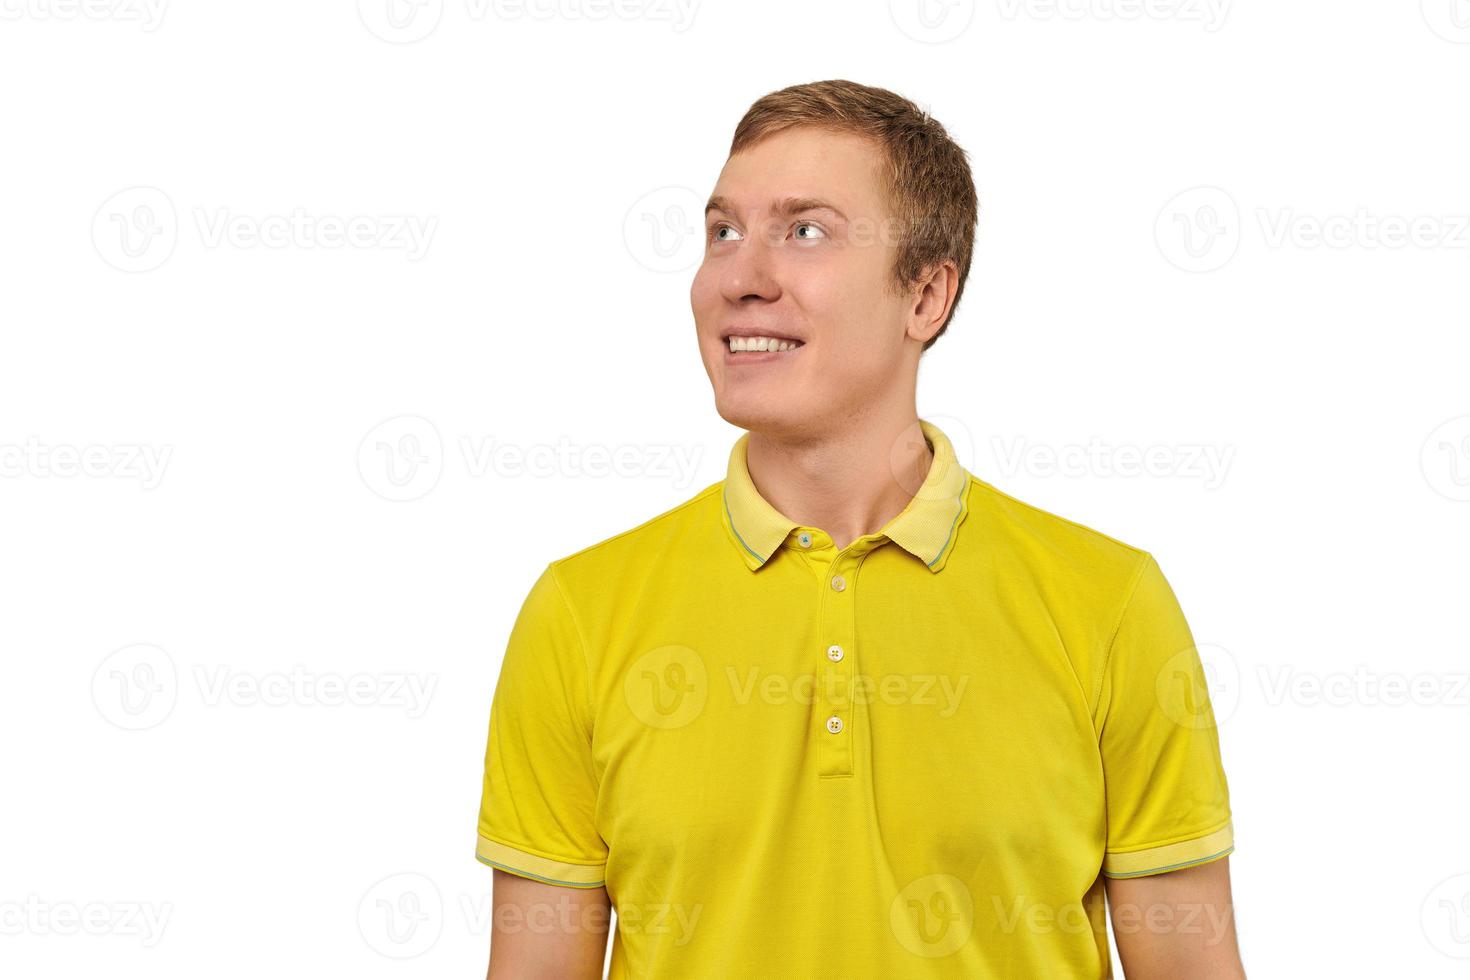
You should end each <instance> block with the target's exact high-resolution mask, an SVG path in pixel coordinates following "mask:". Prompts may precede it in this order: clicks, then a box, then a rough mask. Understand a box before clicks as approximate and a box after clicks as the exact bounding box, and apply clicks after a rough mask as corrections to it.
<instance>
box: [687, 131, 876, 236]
mask: <svg viewBox="0 0 1470 980" xmlns="http://www.w3.org/2000/svg"><path fill="white" fill-rule="evenodd" d="M882 164H883V156H882V151H881V149H880V148H879V146H878V144H877V143H875V142H874V141H872V140H870V139H867V138H865V137H862V136H856V135H854V134H851V133H839V132H833V131H831V130H826V129H819V128H817V127H813V126H796V127H792V128H791V129H787V130H784V131H782V132H779V133H776V134H774V135H772V136H767V137H766V138H765V139H763V140H760V141H759V142H757V143H756V144H755V145H753V146H748V147H746V148H745V149H743V150H741V151H740V152H739V153H736V154H735V155H734V156H732V157H730V159H729V160H727V161H726V162H725V167H724V169H723V170H721V171H720V178H719V180H718V181H717V182H716V183H715V189H714V193H713V194H712V195H711V196H713V197H719V198H723V199H724V200H726V201H728V202H729V203H730V204H731V206H733V207H735V208H737V209H738V210H739V211H740V212H741V213H745V212H747V211H752V210H756V211H763V210H765V209H766V208H768V207H769V205H770V203H771V201H773V200H775V199H777V198H782V197H787V196H791V197H804V198H805V197H811V198H820V199H822V200H825V201H830V202H832V204H833V205H834V206H835V207H837V208H838V209H840V210H841V211H842V212H843V213H844V214H846V215H847V216H848V217H849V218H854V217H858V216H863V217H868V218H877V217H880V216H882V215H883V214H884V213H885V208H884V202H883V194H882V189H881V186H880V183H879V174H880V172H881V168H882Z"/></svg>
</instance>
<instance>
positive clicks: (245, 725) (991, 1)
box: [0, 0, 1470, 978]
mask: <svg viewBox="0 0 1470 980" xmlns="http://www.w3.org/2000/svg"><path fill="white" fill-rule="evenodd" d="M926 2H927V3H929V5H928V6H926V7H924V8H922V9H921V8H920V7H918V6H917V2H916V0H894V3H893V4H892V5H885V4H883V3H880V2H873V3H845V4H837V3H809V4H803V5H796V6H793V5H790V4H775V3H767V2H751V0H744V2H740V3H734V2H726V0H720V2H713V0H710V2H705V3H700V4H695V5H693V6H685V7H683V8H680V7H677V6H675V5H674V4H673V3H672V2H671V3H668V4H663V5H661V4H658V3H655V2H653V0H637V2H634V0H629V3H628V4H625V5H623V6H621V7H619V8H617V9H616V10H613V9H612V8H610V7H606V6H601V7H598V6H586V5H584V6H580V7H579V6H576V5H574V4H572V2H571V0H565V2H564V3H562V4H561V5H560V6H557V5H553V4H551V3H550V0H547V2H545V3H541V4H539V5H537V4H535V3H532V4H531V5H530V6H529V7H526V6H514V7H512V6H502V7H495V6H487V5H485V4H483V3H480V2H478V0H443V2H442V3H441V2H439V0H428V2H426V3H424V5H423V6H422V7H421V8H418V9H416V8H413V7H411V6H405V7H402V8H399V11H398V12H399V13H400V14H404V15H405V16H406V19H404V20H401V21H398V22H394V21H390V20H389V19H388V9H389V8H388V7H387V5H386V2H383V0H364V2H363V3H361V4H359V5H357V6H356V7H354V4H353V3H352V2H338V3H330V4H326V3H323V4H309V3H286V2H281V0H275V2H256V3H252V4H221V3H214V4H206V3H202V2H197V0H196V2H192V3H186V2H163V3H162V4H161V5H160V0H152V5H151V6H147V5H145V4H144V0H136V2H133V0H96V2H95V3H93V2H92V0H88V3H89V5H88V6H85V7H79V6H77V5H75V4H69V3H67V0H0V12H3V19H0V81H3V83H4V90H5V92H6V96H5V98H4V100H3V102H0V139H3V154H0V168H3V176H4V180H3V185H0V222H3V234H0V276H3V291H0V302H3V307H0V325H3V333H0V447H3V448H0V463H3V467H4V472H3V476H0V555H3V560H0V610H3V612H4V637H5V640H4V666H5V680H4V683H3V684H0V735H3V738H4V745H5V753H4V757H5V775H4V797H5V804H4V808H3V812H4V817H3V823H4V833H3V834H0V960H3V964H4V965H3V966H0V972H4V973H5V974H6V975H8V976H27V977H77V976H89V975H105V976H111V977H197V976H205V975H225V976H260V975H274V976H281V975H284V976H353V977H404V976H442V977H450V976H464V977H470V976H482V975H483V971H484V966H485V958H486V949H487V945H488V940H487V936H488V932H489V922H488V912H489V895H490V891H489V889H490V882H491V872H490V870H489V869H488V868H486V867H485V866H483V865H481V864H479V863H477V862H476V861H475V859H474V855H473V849H474V829H475V816H476V808H477V806H478V802H479V794H480V767H481V764H482V761H483V753H484V747H485V746H484V739H485V725H486V714H487V712H488V708H489V703H490V697H491V693H492V689H493V684H494V680H495V677H496V675H497V671H498V667H499V662H500V656H501V653H502V651H503V644H504V642H505V639H506V637H507V634H508V632H509V629H510V625H511V622H512V621H513V618H514V615H515V613H516V611H517V609H518V608H519V605H520V603H521V601H522V599H523V598H524V597H525V594H526V592H527V590H528V589H529V587H530V585H531V583H532V582H533V581H534V579H535V577H536V575H537V574H538V573H539V571H540V569H541V568H543V567H544V566H545V564H546V563H547V562H548V561H550V560H552V559H553V558H558V557H561V556H564V555H566V554H569V553H571V552H572V551H575V550H578V549H580V548H582V547H584V546H586V545H589V544H591V543H593V542H595V541H599V540H601V539H603V538H606V537H608V536H611V535H613V534H615V533H617V532H619V531H622V530H624V529H627V528H629V527H632V526H633V525H635V524H637V523H641V522H642V521H643V520H645V519H647V518H648V517H651V516H653V515H654V514H657V513H660V512H662V511H663V510H666V509H668V508H670V507H672V506H674V505H675V504H677V503H679V502H681V501H683V500H685V499H687V498H689V497H690V496H693V495H694V494H695V493H697V492H698V491H699V490H701V489H702V488H704V487H705V486H707V485H709V484H710V483H712V482H715V481H716V480H719V479H721V478H722V477H723V475H724V470H725V464H726V456H727V453H728V450H729V446H730V444H731V443H732V442H733V440H734V438H735V437H736V436H737V435H738V434H739V432H738V430H736V429H734V428H732V427H731V426H729V425H727V424H726V423H724V422H723V421H722V420H720V419H719V417H718V416H717V415H716V414H715V412H714V410H713V401H712V398H711V396H710V392H709V388H708V383H707V380H706V378H705V375H704V372H703V369H702V367H701V364H700V361H699V357H698V353H697V349H696V345H695V342H694V333H693V324H692V318H691V315H690V311H689V306H688V287H689V282H690V278H691V276H692V275H693V270H694V265H695V263H696V262H697V261H698V257H699V250H700V248H701V242H700V236H699V233H698V231H697V230H696V229H698V227H699V223H700V217H699V209H700V207H701V206H702V204H703V201H704V198H705V197H706V196H707V195H708V194H709V192H710V189H711V188H712V186H713V183H714V180H715V178H716V175H717V174H718V171H719V168H720V166H721V164H722V163H723V160H724V157H725V152H726V150H727V148H728V145H729V140H730V136H731V132H732V130H733V127H734V125H735V123H736V121H737V120H738V119H739V117H740V115H741V114H742V112H743V111H744V110H745V108H746V107H747V106H748V105H749V104H750V103H751V102H752V101H753V100H754V99H756V98H758V97H759V96H760V95H762V94H764V93H766V92H768V91H771V90H773V89H777V88H780V87H783V86H785V85H789V84H794V83H797V82H804V81H812V80H816V79H822V78H834V77H835V78H850V79H853V80H856V81H860V82H864V83H867V84H872V85H879V86H883V87H886V88H891V89H893V90H895V91H898V92H900V93H901V94H904V95H906V96H908V97H910V98H912V99H914V100H915V101H916V102H918V103H919V104H920V105H922V106H925V107H927V108H929V109H930V110H931V111H932V112H933V113H934V114H935V116H936V117H937V118H939V119H940V120H941V121H942V122H943V123H944V124H945V125H946V127H947V128H948V129H949V131H950V132H951V134H952V135H953V136H954V137H955V139H956V140H957V141H958V142H959V143H960V144H961V145H962V146H963V147H964V148H965V149H966V150H967V151H968V152H969V154H970V156H971V159H972V162H973V167H974V173H975V180H976V184H977V186H978V189H979V193H980V200H981V211H982V217H981V223H980V237H979V239H978V243H977V250H976V254H975V261H974V267H973V270H972V274H971V277H970V280H969V285H968V290H967V293H966V295H965V297H964V300H963V302H962V303H961V305H960V307H959V312H958V316H957V318H956V320H955V321H954V322H953V323H952V325H951V327H950V329H949V332H948V333H947V334H946V336H945V337H943V338H942V339H941V340H940V342H939V343H938V344H937V345H936V346H935V347H934V348H933V349H932V350H931V351H930V352H929V353H928V354H927V355H926V356H925V359H924V363H923V365H922V368H921V372H920V398H919V409H920V414H921V415H922V416H924V417H926V418H929V419H931V420H933V421H934V422H936V424H938V425H940V427H941V428H943V429H944V430H945V431H946V432H948V433H949V434H950V435H951V437H952V439H953V440H954V441H955V443H956V446H957V447H958V449H959V452H960V453H961V456H962V462H964V463H965V465H966V466H967V467H968V468H969V469H971V470H972V471H973V472H975V473H976V474H977V475H979V476H980V477H981V478H983V479H986V480H988V481H990V482H992V483H994V484H996V485H997V486H999V487H1001V488H1002V489H1004V490H1007V491H1009V492H1011V493H1013V494H1015V495H1017V496H1019V497H1021V498H1022V499H1024V500H1028V501H1030V502H1032V503H1035V504H1037V505H1039V506H1042V507H1044V508H1046V509H1048V510H1052V511H1054V512H1056V513H1059V514H1062V515H1064V516H1067V517H1070V518H1073V519H1075V520H1078V521H1080V522H1082V523H1084V524H1087V525H1089V526H1092V527H1095V528H1097V529H1099V530H1102V531H1104V532H1106V533H1108V534H1111V535H1113V536H1115V537H1118V538H1120V539H1122V540H1124V541H1126V542H1129V543H1131V544H1135V545H1137V546H1139V547H1143V548H1146V549H1148V550H1150V551H1152V552H1153V553H1154V554H1155V556H1156V557H1157V558H1158V560H1159V562H1160V565H1161V567H1162V568H1163V569H1164V571H1165V573H1166V575H1168V577H1169V578H1170V581H1171V582H1172V583H1173V585H1174V587H1175V590H1176V592H1177V594H1178V596H1179V598H1180V601H1181V603H1182V604H1183V606H1184V608H1185V611H1186V613H1187V615H1188V616H1189V619H1190V622H1191V624H1192V626H1193V628H1194V632H1195V636H1196V639H1197V640H1198V641H1199V642H1200V644H1201V652H1202V656H1204V658H1205V660H1206V663H1207V667H1208V669H1209V672H1210V675H1211V678H1212V683H1213V687H1212V696H1213V698H1214V701H1215V704H1216V711H1217V715H1218V716H1219V718H1220V721H1221V725H1220V737H1221V745H1222V751H1223V754H1224V758H1225V764H1226V768H1227V773H1228V776H1229V780H1230V787H1231V792H1232V803H1233V809H1234V814H1235V827H1236V836H1237V847H1238V849H1237V851H1236V853H1235V854H1234V855H1233V856H1232V858H1231V865H1232V868H1233V872H1234V882H1235V895H1236V900H1237V906H1238V913H1237V914H1238V923H1239V929H1240V942H1241V948H1242V950H1243V953H1244V956H1245V960H1246V964H1247V969H1248V971H1249V972H1250V975H1251V976H1252V977H1253V978H1269V977H1281V978H1296V977H1302V976H1337V977H1341V976H1365V977H1377V976H1386V975H1394V976H1414V977H1423V978H1431V977H1459V976H1464V975H1465V971H1466V970H1467V968H1470V839H1467V836H1466V835H1465V833H1464V828H1465V815H1466V808H1467V804H1470V786H1467V782H1466V780H1465V771H1466V770H1465V751H1466V746H1467V743H1470V739H1467V728H1470V724H1467V723H1470V690H1467V686H1466V679H1467V673H1470V656H1467V653H1470V647H1467V640H1466V629H1465V627H1466V611H1467V604H1466V595H1467V592H1470V572H1467V569H1466V563H1465V560H1464V556H1465V553H1466V548H1467V546H1470V385H1467V376H1466V364H1467V359H1470V339H1467V331H1466V326H1467V314H1466V306H1465V296H1466V286H1467V283H1470V227H1467V222H1470V218H1467V215H1470V195H1467V193H1466V186H1467V185H1466V182H1465V173H1466V160H1467V159H1470V130H1467V127H1466V125H1465V122H1466V117H1465V95H1466V92H1467V90H1470V84H1467V83H1470V4H1467V3H1466V2H1465V0H1453V2H1452V0H1425V3H1424V4H1423V6H1422V8H1421V5H1420V4H1419V3H1418V0H1396V2H1393V3H1389V2H1378V3H1367V2H1354V3H1328V2H1315V3H1308V2H1290V3H1287V2H1275V3H1265V2H1254V3H1244V2H1242V3H1233V4H1232V3H1225V2H1224V0H1150V2H1149V3H1148V5H1147V6H1146V7H1145V6H1143V4H1142V2H1141V0H1135V2H1130V0H1063V2H1062V4H1061V6H1056V5H1051V4H1046V3H1043V2H1041V0H1035V2H1021V0H957V2H956V0H951V2H949V3H948V4H947V5H944V4H939V3H933V2H932V0H926ZM599 13H600V14H601V15H600V16H598V15H596V14H599ZM395 23H396V24H397V26H395ZM293 216H294V218H293ZM349 222H350V223H351V228H352V230H353V236H354V237H353V238H352V240H351V241H348V242H345V243H344V242H342V241H341V240H340V239H341V229H342V227H343V226H345V225H347V224H348V223H349ZM414 228H417V229H418V233H419V234H418V237H417V238H414V237H412V236H410V235H409V234H408V232H407V231H406V230H405V229H414ZM655 228H657V233H656V234H655V232H654V229H655ZM334 231H335V232H336V234H337V237H336V238H334V237H333V235H334ZM1406 238H1408V239H1409V240H1408V241H1405V239H1406ZM599 453H600V454H602V457H601V458H599V457H598V456H597V454H599ZM1130 454H1135V455H1136V454H1147V455H1146V456H1145V458H1146V459H1148V460H1150V461H1151V463H1150V465H1149V467H1148V469H1147V471H1146V472H1136V471H1135V470H1132V469H1129V466H1130V461H1131V460H1133V455H1130ZM608 455H613V456H614V457H615V458H616V459H617V460H619V465H618V466H617V467H616V468H615V470H614V471H613V472H609V467H608V466H607V465H605V463H604V462H603V461H602V460H603V459H605V458H606V457H607V456H608ZM527 457H529V459H530V461H529V462H527V461H526V459H527ZM1050 460H1057V461H1059V463H1058V465H1050V463H1049V461H1050ZM680 461H682V462H680ZM333 685H337V687H334V686H333ZM344 685H345V687H346V690H347V696H346V697H345V698H344V697H342V696H341V694H342V691H341V690H340V689H339V688H341V687H342V686H344ZM79 917H80V919H82V920H83V921H84V922H85V925H82V924H79V923H78V922H77V921H76V920H77V919H78V918H79ZM149 917H152V920H153V921H151V922H150V919H149Z"/></svg>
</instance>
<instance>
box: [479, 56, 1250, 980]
mask: <svg viewBox="0 0 1470 980" xmlns="http://www.w3.org/2000/svg"><path fill="white" fill-rule="evenodd" d="M706 218H707V220H706V251H705V258H704V262H703V265H702V266H701V267H700V269H699V271H698V273H697V275H696V276H695V279H694V283H693V288H692V290H691V294H690V298H691V301H692V306H693V310H694V320H695V325H696V328H697V333H698V339H699V348H700V354H701V356H702V358H703V360H704V366H705V369H706V371H707V372H708V374H709V377H710V381H711V383H712V385H713V387H714V395H715V405H716V408H717V410H718V411H719V414H720V415H721V417H723V418H724V419H726V420H727V421H729V422H731V423H733V424H734V425H736V426H739V427H741V428H742V429H746V430H748V432H746V433H745V434H742V436H741V437H740V438H739V440H737V441H736V443H735V445H734V447H733V449H732V451H731V453H730V458H729V468H728V472H727V475H726V478H725V479H724V480H723V481H721V482H719V483H715V484H713V485H711V486H709V487H707V488H706V489H704V490H703V491H701V492H700V493H699V494H697V495H695V496H694V497H693V498H692V499H690V500H688V501H686V502H685V503H683V504H681V505H680V506H678V507H676V508H674V509H673V510H670V511H668V512H666V513H664V514H661V515H659V516H657V517H654V518H652V519H651V520H649V521H647V522H646V523H643V524H641V525H639V526H638V527H635V528H633V529H631V530H629V531H626V532H624V533H622V534H619V535H617V536H615V537H612V538H609V539H608V540H605V541H602V542H600V543H598V544H595V545H592V546H590V547H588V548H585V549H583V550H581V551H578V552H576V553H575V554H572V555H570V556H567V557H564V558H561V559H559V560H556V561H553V562H551V563H550V564H549V565H548V566H547V567H546V569H545V570H544V571H543V572H542V574H541V576H540V578H539V580H538V581H537V582H536V583H535V585H534V586H533V587H532V589H531V591H530V595H529V597H528V598H527V599H526V601H525V604H524V606H523V607H522V609H521V611H520V615H519V617H518V618H517V620H516V623H515V626H514V628H513V630H512V634H511V637H510V641H509V645H508V648H507V650H506V654H505V660H504V664H503V667H502V669H501V673H500V678H499V682H498V685H497V688H496V691H495V697H494V702H493V705H492V708H491V713H490V732H489V741H488V745H487V748H486V756H485V774H484V786H483V797H482V802H481V808H480V814H479V840H478V849H477V853H478V856H479V858H480V860H481V861H483V862H485V863H486V864H489V865H491V866H492V867H494V868H496V869H497V870H496V872H495V887H494V901H495V906H496V917H495V922H496V926H495V934H494V936H493V937H492V944H491V945H492V950H491V960H490V972H489V976H490V977H491V978H492V980H502V978H504V980H535V978H556V980H567V978H592V977H597V976H599V975H600V973H601V968H602V963H603V958H604V955H605V953H606V936H607V930H608V919H609V915H608V912H609V906H612V907H615V908H616V911H617V913H618V915H617V923H618V928H617V936H616V939H615V942H614V945H613V954H612V971H611V974H610V975H611V976H612V977H613V978H624V977H638V978H648V980H704V978H712V980H713V978H720V980H724V978H746V977H752V978H755V977H758V978H767V977H780V978H818V977H821V978H842V980H852V978H866V977H872V978H884V980H887V978H900V977H901V978H906V980H912V978H926V977H935V978H938V977H945V978H953V977H1006V978H1011V977H1028V978H1029V977H1036V978H1053V977H1067V978H1079V977H1098V978H1100V977H1108V976H1110V975H1111V968H1110V958H1109V950H1108V940H1107V932H1106V924H1105V921H1104V894H1105V893H1106V896H1107V898H1108V900H1109V902H1110V904H1111V906H1112V910H1113V924H1114V932H1115V934H1116V935H1117V938H1118V945H1119V953H1120V956H1121V959H1122V962H1123V965H1124V968H1125V970H1126V973H1127V976H1128V977H1129V978H1130V980H1135V978H1160V980H1162V978H1168V980H1177V978H1180V977H1188V978H1191V980H1201V978H1227V977H1228V978H1234V977H1241V976H1243V975H1244V974H1243V972H1242V969H1241V965H1240V960H1239V955H1238V953H1237V950H1236V942H1235V934H1234V930H1233V925H1232V923H1231V920H1232V918H1233V916H1232V907H1231V899H1230V887H1229V877H1228V864H1227V858H1226V855H1227V854H1228V853H1229V852H1230V851H1231V849H1232V847H1233V838H1232V828H1231V814H1230V806H1229V798H1228V792H1227V787H1226V781H1225V776H1224V772H1223V769H1222V766H1221V761H1220V753H1219V749H1218V744H1217V737H1216V732H1215V728H1214V718H1213V715H1212V713H1211V710H1210V706H1209V699H1208V696H1207V693H1206V690H1205V686H1204V681H1203V675H1202V671H1201V666H1200V661H1199V657H1198V654H1197V653H1196V651H1195V649H1194V644H1193V641H1192V639H1191V637H1190V632H1189V628H1188V626H1187V625H1186V623H1185V620H1184V618H1183V616H1182V614H1181V612H1180V609H1179V605H1178V603H1177V602H1176V601H1175V598H1174V595H1173V593H1172V592H1171V591H1170V587H1169V585H1168V583H1167V582H1166V581H1165V579H1164V577H1163V575H1162V573H1161V572H1160V570H1159V566H1158V565H1157V564H1156V563H1155V562H1154V560H1153V558H1152V557H1151V556H1150V555H1149V554H1148V553H1147V552H1144V551H1140V550H1138V549H1136V548H1133V547H1130V546H1128V545H1126V544H1122V543H1120V542H1118V541H1115V540H1113V539H1112V538H1109V537H1106V536H1105V535H1102V534H1099V533H1097V532H1095V531H1092V530H1090V529H1088V528H1085V527H1081V526H1079V525H1077V524H1074V523H1072V522H1070V521H1067V520H1064V519H1062V518H1059V517H1055V516H1053V515H1051V514H1048V513H1045V512H1043V511H1040V510H1038V509H1036V508H1034V507H1030V506H1027V505H1026V504H1023V503H1020V502H1018V501H1016V500H1014V499H1013V498H1011V497H1008V496H1006V495H1005V494H1004V493H1001V492H1000V491H999V490H997V489H995V488H994V487H991V486H990V485H988V484H986V483H984V482H982V481H981V480H979V479H978V478H976V477H975V476H973V475H972V474H970V473H968V472H967V471H966V470H965V469H964V468H963V467H962V466H961V465H960V463H959V462H958V461H957V459H956V457H955V454H954V449H953V447H952V445H951V443H950V441H949V439H948V438H947V437H946V435H945V434H944V433H943V432H942V431H940V430H939V429H938V428H937V427H936V426H935V425H933V424H931V423H930V422H928V421H927V420H923V419H920V418H919V417H918V415H917V413H916V410H915V404H916V403H915V382H916V376H917V372H918V365H919V357H920V354H921V353H922V352H923V351H925V350H927V349H928V348H929V346H930V345H932V344H933V343H934V341H935V340H936V339H937V338H938V337H939V335H940V334H942V333H943V332H944V330H945V327H946V325H947V324H948V322H949V320H950V318H951V316H952V315H953V313H954V309H955V305H956V304H957V303H958V301H959V298H960V294H961V292H962V290H963V286H964V282H965V277H966V275H967V273H968V271H969V266H970V256H971V248H972V241H973V236H974V228H975V220H976V197H975V190H974V186H973V184H972V181H971V176H970V170H969V166H968V163H967V161H966V157H965V154H964V152H963V151H962V150H961V149H960V148H959V147H958V146H956V145H955V143H954V142H953V141H952V140H951V139H950V138H949V136H948V135H947V134H946V132H945V130H944V128H943V127H942V126H940V124H939V123H938V122H936V121H935V120H933V119H932V118H930V117H929V116H928V115H927V114H926V113H925V112H923V111H921V110H920V109H918V108H917V107H916V106H914V105H913V104H912V103H910V102H908V101H907V100H905V99H902V98H900V97H898V96H896V95H894V94H893V93H891V92H887V91H884V90H881V89H875V88H869V87H867V86H862V85H857V84H854V83H851V82H846V81H830V82H821V83H815V84H810V85H800V86H795V87H793V88H789V89H785V90H783V91H780V92H775V93H773V94H771V95H768V96H766V97H764V98H762V99H761V100H759V101H758V102H756V103H755V105H753V106H752V107H751V109H750V110H749V112H748V113H747V114H746V116H745V118H744V119H742V120H741V122H740V125H739V126H738V128H737V130H736V133H735V139H734V143H733V145H732V147H731V152H730V156H729V159H728V161H727V163H726V164H725V167H724V169H723V170H722V172H721V173H720V177H719V180H718V183H717V184H716V186H715V188H714V193H713V195H712V196H711V198H710V203H709V209H708V213H707V216H706Z"/></svg>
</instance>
